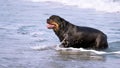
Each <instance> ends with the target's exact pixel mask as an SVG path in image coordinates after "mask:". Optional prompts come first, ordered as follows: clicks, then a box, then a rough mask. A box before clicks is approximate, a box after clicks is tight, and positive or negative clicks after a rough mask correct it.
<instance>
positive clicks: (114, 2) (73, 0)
mask: <svg viewBox="0 0 120 68" xmlns="http://www.w3.org/2000/svg"><path fill="white" fill-rule="evenodd" d="M31 1H32V2H58V3H62V4H64V5H71V6H77V7H79V8H90V9H94V10H97V11H105V12H120V1H119V0H31Z"/></svg>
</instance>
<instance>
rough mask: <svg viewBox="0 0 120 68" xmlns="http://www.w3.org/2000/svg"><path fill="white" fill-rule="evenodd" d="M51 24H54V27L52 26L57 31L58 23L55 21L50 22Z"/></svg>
mask: <svg viewBox="0 0 120 68" xmlns="http://www.w3.org/2000/svg"><path fill="white" fill-rule="evenodd" d="M51 24H53V25H55V27H54V28H53V29H54V30H55V31H57V30H58V29H59V25H58V24H57V23H56V22H54V21H53V22H51Z"/></svg>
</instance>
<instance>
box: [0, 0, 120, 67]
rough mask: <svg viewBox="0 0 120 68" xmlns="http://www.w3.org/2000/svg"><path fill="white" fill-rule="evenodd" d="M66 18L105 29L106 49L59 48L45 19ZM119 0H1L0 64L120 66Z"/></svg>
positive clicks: (23, 65) (11, 65)
mask: <svg viewBox="0 0 120 68" xmlns="http://www.w3.org/2000/svg"><path fill="white" fill-rule="evenodd" d="M51 15H59V16H61V17H63V18H64V19H66V20H67V21H69V22H71V23H73V24H75V25H79V26H88V27H93V28H96V29H99V30H101V31H103V32H104V33H105V34H106V35H107V36H108V43H109V48H108V49H106V50H104V51H96V50H86V49H83V48H78V49H77V48H59V44H60V42H59V40H58V38H57V36H56V35H55V34H54V32H53V31H52V30H48V29H47V27H46V19H47V18H49V16H51ZM119 64H120V1H119V0H0V68H88V67H89V68H113V67H115V68H119Z"/></svg>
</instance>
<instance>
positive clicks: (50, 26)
mask: <svg viewBox="0 0 120 68" xmlns="http://www.w3.org/2000/svg"><path fill="white" fill-rule="evenodd" d="M54 27H55V25H54V24H47V28H48V29H53V28H54Z"/></svg>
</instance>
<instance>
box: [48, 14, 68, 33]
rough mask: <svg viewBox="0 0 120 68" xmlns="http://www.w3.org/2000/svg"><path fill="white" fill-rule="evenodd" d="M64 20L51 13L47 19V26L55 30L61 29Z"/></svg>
mask: <svg viewBox="0 0 120 68" xmlns="http://www.w3.org/2000/svg"><path fill="white" fill-rule="evenodd" d="M64 21H65V20H64V19H63V18H61V17H59V16H57V15H52V16H50V17H49V19H47V28H48V29H54V30H55V31H58V30H60V29H61V28H62V29H63V26H64V25H65V23H66V22H64Z"/></svg>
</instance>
